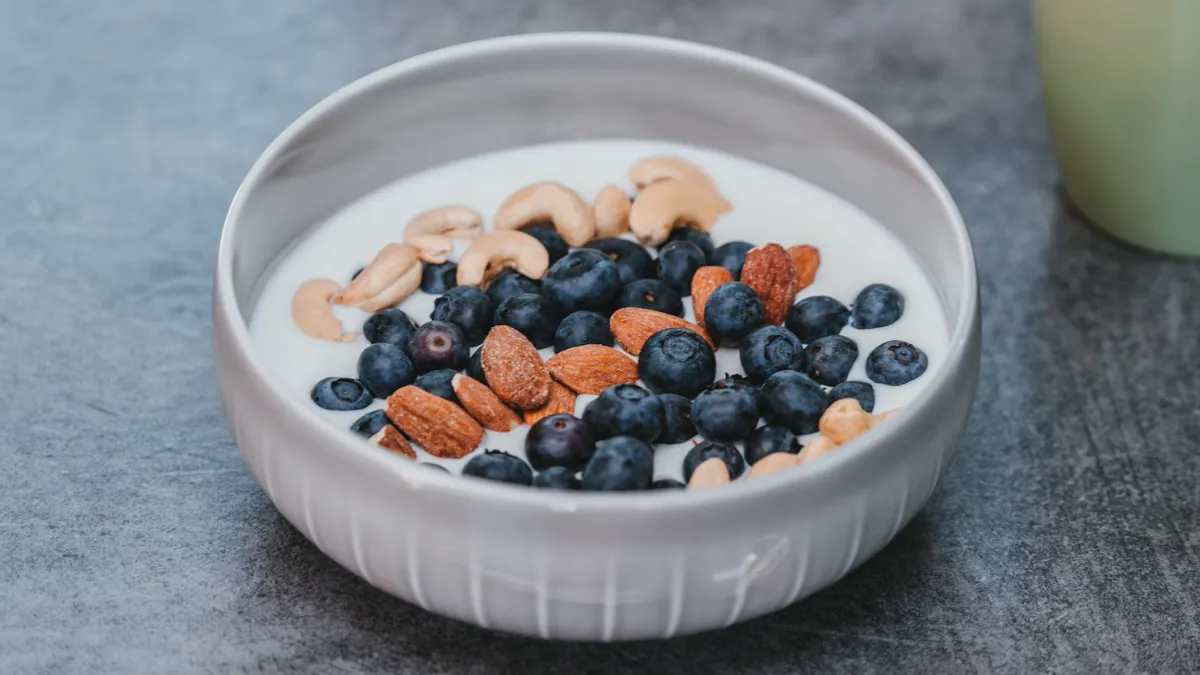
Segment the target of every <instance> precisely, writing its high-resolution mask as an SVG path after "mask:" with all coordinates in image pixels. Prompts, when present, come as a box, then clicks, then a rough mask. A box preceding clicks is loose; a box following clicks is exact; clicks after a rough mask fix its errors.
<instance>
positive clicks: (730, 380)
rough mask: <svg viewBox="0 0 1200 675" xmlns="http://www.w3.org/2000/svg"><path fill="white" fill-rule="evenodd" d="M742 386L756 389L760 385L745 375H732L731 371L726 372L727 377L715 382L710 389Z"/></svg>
mask: <svg viewBox="0 0 1200 675" xmlns="http://www.w3.org/2000/svg"><path fill="white" fill-rule="evenodd" d="M742 387H744V388H748V389H754V390H757V389H758V386H757V385H755V384H754V383H753V382H751V381H750V380H749V379H748V378H747V377H746V376H745V375H736V374H735V375H730V374H729V373H725V377H722V378H721V379H719V380H717V381H716V382H713V383H712V386H711V387H709V389H735V388H742Z"/></svg>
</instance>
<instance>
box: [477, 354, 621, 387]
mask: <svg viewBox="0 0 1200 675" xmlns="http://www.w3.org/2000/svg"><path fill="white" fill-rule="evenodd" d="M546 367H547V368H549V369H550V374H551V375H553V376H554V379H556V380H558V381H559V382H562V383H563V384H565V385H567V386H568V387H570V388H571V389H572V390H573V391H574V392H575V393H577V394H599V393H600V392H602V391H604V390H605V389H608V388H609V387H611V386H613V385H616V384H626V383H633V382H637V379H638V369H637V362H636V361H634V360H633V359H631V358H629V357H628V356H625V355H624V354H622V353H621V352H619V351H617V350H615V349H613V348H612V347H605V346H604V345H580V346H578V347H571V348H570V349H568V350H566V351H563V352H559V353H557V354H555V355H554V356H552V357H550V360H549V361H547V362H546ZM488 379H489V381H490V380H491V375H488Z"/></svg>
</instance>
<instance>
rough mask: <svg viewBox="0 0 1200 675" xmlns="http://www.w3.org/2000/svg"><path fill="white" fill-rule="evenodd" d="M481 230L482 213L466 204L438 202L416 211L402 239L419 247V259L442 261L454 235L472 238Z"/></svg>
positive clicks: (459, 237) (450, 247) (452, 242)
mask: <svg viewBox="0 0 1200 675" xmlns="http://www.w3.org/2000/svg"><path fill="white" fill-rule="evenodd" d="M481 232H483V216H481V215H479V212H478V211H476V210H475V209H473V208H471V207H469V206H439V207H438V208H436V209H430V210H428V211H425V212H423V213H418V214H417V215H416V216H415V217H414V218H413V219H412V220H410V221H408V226H407V227H405V228H404V241H406V242H408V243H410V244H412V245H413V246H416V247H417V248H419V249H421V259H422V260H425V261H426V262H431V263H444V262H446V256H448V255H450V252H451V251H453V250H454V241H453V240H454V239H474V238H475V237H478V236H479V234H480V233H481Z"/></svg>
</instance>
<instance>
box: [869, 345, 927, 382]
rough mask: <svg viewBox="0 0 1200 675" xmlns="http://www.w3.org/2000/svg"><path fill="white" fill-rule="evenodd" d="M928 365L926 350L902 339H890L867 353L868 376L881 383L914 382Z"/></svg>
mask: <svg viewBox="0 0 1200 675" xmlns="http://www.w3.org/2000/svg"><path fill="white" fill-rule="evenodd" d="M928 366H929V359H928V357H926V356H925V352H923V351H921V350H920V349H917V348H916V347H914V346H913V345H911V344H909V343H907V342H901V341H900V340H889V341H887V342H885V343H883V344H881V345H879V346H878V347H876V348H875V349H872V350H871V353H870V354H868V355H867V377H868V378H870V379H871V381H872V382H878V383H879V384H890V385H893V386H898V385H901V384H906V383H908V382H912V381H913V380H915V379H917V378H918V377H920V376H921V374H922V373H924V372H925V368H926V367H928Z"/></svg>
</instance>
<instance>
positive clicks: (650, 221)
mask: <svg viewBox="0 0 1200 675" xmlns="http://www.w3.org/2000/svg"><path fill="white" fill-rule="evenodd" d="M729 209H730V206H729V202H727V201H725V200H724V199H722V198H721V197H720V196H718V195H717V194H716V193H715V192H711V191H709V190H708V189H707V188H705V187H703V186H701V185H697V184H696V183H690V182H688V181H682V180H676V179H674V178H668V179H666V180H660V181H657V182H655V183H652V184H650V185H648V186H647V187H646V189H645V190H642V191H641V192H640V193H638V198H637V201H635V202H633V207H632V208H631V209H630V211H629V229H631V230H633V233H634V234H635V235H637V238H638V240H639V241H641V242H642V243H643V244H645V245H647V246H656V245H658V244H661V243H663V242H664V241H666V240H667V237H669V236H670V235H671V230H673V229H675V228H676V227H681V226H684V225H688V226H693V227H695V228H697V229H700V230H703V231H705V232H708V231H710V230H712V227H713V223H715V222H717V219H718V218H720V217H721V216H722V215H724V214H725V213H726V212H728V211H729Z"/></svg>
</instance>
